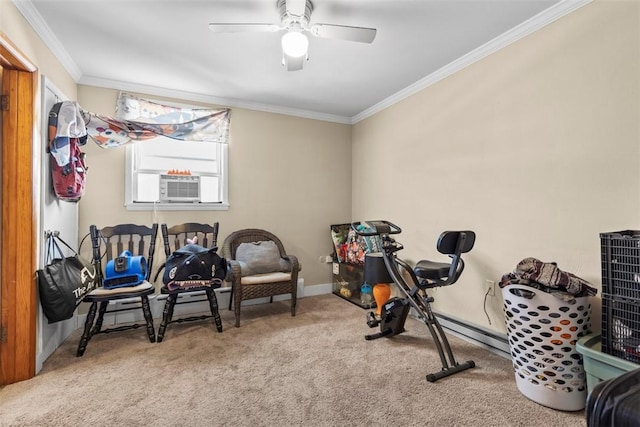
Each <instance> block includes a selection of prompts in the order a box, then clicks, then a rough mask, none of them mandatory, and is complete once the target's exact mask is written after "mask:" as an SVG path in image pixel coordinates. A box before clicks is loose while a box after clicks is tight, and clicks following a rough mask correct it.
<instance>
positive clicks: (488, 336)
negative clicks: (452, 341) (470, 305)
mask: <svg viewBox="0 0 640 427" xmlns="http://www.w3.org/2000/svg"><path fill="white" fill-rule="evenodd" d="M434 313H435V315H436V317H437V318H438V321H439V322H440V324H441V325H442V327H443V328H445V329H448V330H449V331H451V332H452V333H453V334H454V335H457V336H459V337H460V338H462V339H464V340H466V341H470V342H472V343H473V344H477V345H479V346H481V347H483V348H486V349H487V350H490V351H492V352H493V353H495V354H498V355H500V356H503V357H506V358H511V353H510V350H509V341H508V340H507V335H506V334H498V333H496V332H493V331H489V330H487V329H483V328H480V327H478V326H475V325H472V324H469V323H467V322H463V321H462V320H459V319H455V318H453V317H450V316H447V315H446V314H442V313H437V312H435V311H434Z"/></svg>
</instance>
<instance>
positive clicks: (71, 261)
mask: <svg viewBox="0 0 640 427" xmlns="http://www.w3.org/2000/svg"><path fill="white" fill-rule="evenodd" d="M58 242H59V243H62V244H63V245H64V246H66V247H67V248H69V250H70V251H71V252H72V253H73V255H71V256H67V257H65V256H64V254H63V253H62V250H61V249H60V246H59V244H58ZM45 245H46V250H47V252H46V256H45V266H44V267H43V268H42V269H40V270H38V271H36V281H37V284H38V293H39V295H40V304H41V305H42V311H43V312H44V315H45V316H47V319H48V320H49V323H55V322H60V321H62V320H66V319H70V318H71V317H73V312H74V311H75V309H76V307H78V305H80V303H81V302H82V298H83V297H84V296H85V295H86V294H87V293H89V292H91V291H92V290H93V289H95V288H96V287H97V286H98V284H99V278H98V277H97V276H98V275H97V274H96V268H95V266H94V265H93V264H92V263H90V262H89V261H87V260H86V259H84V258H83V257H81V256H80V255H79V254H78V252H76V251H75V250H74V249H73V248H72V247H71V246H69V245H68V244H67V243H65V242H64V240H62V239H61V238H60V237H59V236H58V233H57V232H47V240H46V243H45Z"/></svg>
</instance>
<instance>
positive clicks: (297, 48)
mask: <svg viewBox="0 0 640 427" xmlns="http://www.w3.org/2000/svg"><path fill="white" fill-rule="evenodd" d="M308 49H309V39H307V36H305V35H304V34H302V33H301V32H299V31H288V32H287V33H285V34H284V35H283V36H282V51H283V52H284V53H285V54H286V55H288V56H291V57H293V58H300V57H301V56H304V55H306V54H307V50H308Z"/></svg>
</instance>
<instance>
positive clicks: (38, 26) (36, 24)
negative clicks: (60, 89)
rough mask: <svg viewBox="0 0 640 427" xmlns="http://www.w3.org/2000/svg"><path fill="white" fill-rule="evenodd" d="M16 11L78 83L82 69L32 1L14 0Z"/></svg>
mask: <svg viewBox="0 0 640 427" xmlns="http://www.w3.org/2000/svg"><path fill="white" fill-rule="evenodd" d="M12 1H13V4H14V5H15V7H16V9H18V11H19V12H20V13H21V14H22V16H24V19H26V20H27V22H28V23H29V25H31V28H33V30H34V31H35V32H36V34H38V35H39V36H40V38H41V39H42V41H43V42H44V44H45V45H47V47H48V48H49V49H50V50H51V52H52V53H53V55H54V56H55V57H56V59H57V60H58V61H60V63H61V64H62V66H63V67H64V68H65V70H67V72H68V73H69V74H70V75H71V78H72V79H73V80H75V81H76V82H78V80H79V79H80V77H81V76H82V72H81V71H80V68H78V66H77V65H76V63H75V61H74V60H73V59H71V56H69V54H68V53H67V50H66V49H65V48H64V47H63V46H62V43H60V40H58V38H57V37H56V36H55V35H54V34H53V31H51V28H49V25H47V23H46V22H45V20H44V19H42V16H41V15H40V14H39V13H38V11H37V10H36V8H35V7H34V6H33V3H31V1H30V0H12Z"/></svg>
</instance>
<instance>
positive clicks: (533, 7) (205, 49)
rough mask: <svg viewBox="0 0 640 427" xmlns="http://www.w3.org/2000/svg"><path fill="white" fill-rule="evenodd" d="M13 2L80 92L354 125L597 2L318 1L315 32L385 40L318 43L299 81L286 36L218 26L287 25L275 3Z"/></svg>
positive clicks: (313, 40) (313, 42) (313, 18)
mask: <svg viewBox="0 0 640 427" xmlns="http://www.w3.org/2000/svg"><path fill="white" fill-rule="evenodd" d="M13 1H14V4H15V5H16V6H17V7H18V9H19V10H20V11H21V12H22V13H23V15H25V17H26V18H27V20H28V21H29V22H30V23H31V25H32V26H34V27H35V28H36V30H37V31H38V33H39V34H40V36H41V37H42V38H43V40H44V41H45V43H47V45H48V46H49V48H51V50H52V51H53V52H54V54H56V56H58V58H59V59H60V60H61V62H62V63H63V65H64V66H65V67H66V69H67V70H68V71H69V72H70V73H71V75H72V76H73V77H74V78H75V79H76V81H77V82H78V83H83V84H89V85H98V86H104V87H111V88H115V89H120V90H130V91H134V90H135V91H141V92H148V93H153V94H157V95H167V96H175V95H178V94H179V95H180V97H181V98H184V99H190V100H202V101H207V102H212V103H216V104H222V105H226V106H229V107H234V106H235V107H245V108H254V109H258V110H265V111H274V112H283V113H287V114H293V115H299V116H303V117H313V118H319V119H323V120H330V121H337V122H344V123H353V122H355V121H357V120H359V119H361V118H364V117H366V116H367V115H368V114H369V113H371V112H375V110H376V109H381V108H382V107H383V106H384V105H387V104H389V103H392V102H394V100H395V99H399V98H401V97H402V96H406V94H408V93H410V92H411V90H412V89H413V88H416V87H417V86H419V85H421V84H427V83H428V81H429V79H430V78H431V80H434V79H436V80H437V79H438V78H443V77H445V76H446V75H447V72H448V73H449V74H450V72H453V71H455V70H456V64H459V65H458V66H457V67H458V69H459V68H461V67H462V66H463V65H464V64H465V63H471V62H473V61H474V60H477V59H479V58H481V57H483V56H486V55H487V54H489V53H491V52H492V51H494V50H496V49H497V48H500V47H502V45H505V44H508V43H510V42H512V41H514V40H517V39H518V38H520V37H522V36H524V35H526V34H528V33H530V32H531V31H535V30H536V29H537V28H539V27H541V26H543V25H546V24H547V23H548V22H551V21H553V20H555V19H557V18H558V17H560V16H562V15H564V14H566V13H569V12H570V11H572V10H574V9H575V8H577V7H579V6H580V5H581V4H583V3H585V2H586V1H587V0H562V1H561V0H492V1H488V0H465V1H462V0H312V1H313V5H314V11H313V13H312V15H311V20H310V21H311V23H312V24H313V23H328V24H338V25H351V26H362V27H373V28H376V29H377V36H376V38H375V40H374V41H373V43H372V44H363V43H355V42H348V41H340V40H331V39H319V38H315V37H309V39H310V40H309V61H308V62H306V63H305V64H304V68H303V69H302V70H300V71H293V72H288V71H286V69H285V68H284V67H283V66H282V65H281V59H282V56H281V55H282V54H281V48H280V37H281V34H282V33H222V34H221V33H213V32H211V31H210V30H209V28H208V24H209V23H210V22H243V23H246V22H251V23H279V13H278V11H277V9H276V0H128V1H125V0H116V1H106V0H102V1H99V0H13ZM461 58H462V60H461ZM447 70H449V71H447ZM430 76H431V77H430Z"/></svg>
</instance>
